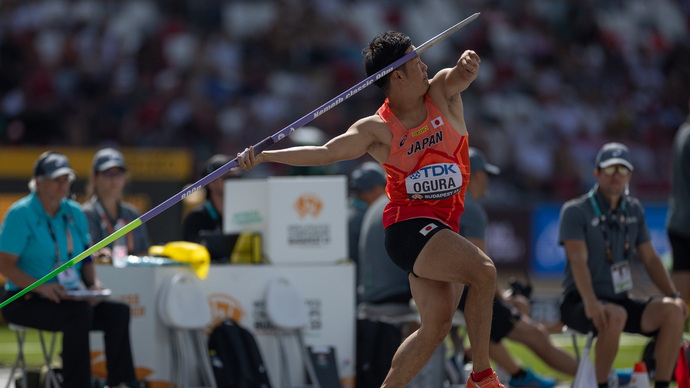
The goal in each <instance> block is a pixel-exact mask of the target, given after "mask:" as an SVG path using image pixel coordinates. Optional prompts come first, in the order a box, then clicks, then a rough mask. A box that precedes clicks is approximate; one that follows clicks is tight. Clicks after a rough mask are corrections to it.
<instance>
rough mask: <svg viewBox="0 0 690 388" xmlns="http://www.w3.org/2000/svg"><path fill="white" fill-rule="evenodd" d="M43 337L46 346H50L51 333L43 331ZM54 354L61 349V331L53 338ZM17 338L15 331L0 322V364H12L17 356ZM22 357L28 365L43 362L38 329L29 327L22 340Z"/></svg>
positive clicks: (32, 365) (37, 365) (36, 364)
mask: <svg viewBox="0 0 690 388" xmlns="http://www.w3.org/2000/svg"><path fill="white" fill-rule="evenodd" d="M43 337H44V338H45V341H46V346H47V347H50V338H51V333H44V335H43ZM55 348H56V350H55V353H54V354H55V355H57V354H59V353H60V350H61V349H62V333H58V334H57V338H56V339H55ZM17 350H18V347H17V338H16V336H15V332H14V331H12V330H10V329H9V328H8V327H7V324H5V323H3V324H0V365H1V366H12V365H14V361H15V360H16V358H17ZM24 359H25V360H26V364H27V366H28V367H40V366H42V365H44V364H45V361H44V359H43V353H42V351H41V342H40V341H39V339H38V330H35V329H29V330H28V331H27V334H26V340H25V342H24Z"/></svg>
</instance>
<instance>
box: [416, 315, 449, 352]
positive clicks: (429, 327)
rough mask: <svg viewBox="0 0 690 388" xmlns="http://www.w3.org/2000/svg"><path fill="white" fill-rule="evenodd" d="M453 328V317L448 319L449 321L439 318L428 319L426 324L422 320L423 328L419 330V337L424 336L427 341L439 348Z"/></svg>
mask: <svg viewBox="0 0 690 388" xmlns="http://www.w3.org/2000/svg"><path fill="white" fill-rule="evenodd" d="M452 327H453V319H452V317H448V319H443V318H438V317H437V318H436V319H428V320H426V322H425V321H424V320H422V326H421V327H420V328H419V335H422V336H424V337H425V340H428V341H429V342H430V343H433V344H436V346H438V345H440V344H441V342H443V340H444V339H445V338H446V336H447V335H448V333H449V332H450V330H451V329H452Z"/></svg>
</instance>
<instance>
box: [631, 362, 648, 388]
mask: <svg viewBox="0 0 690 388" xmlns="http://www.w3.org/2000/svg"><path fill="white" fill-rule="evenodd" d="M628 388H649V374H648V373H647V364H645V363H644V361H640V362H637V363H635V368H633V374H632V378H631V379H630V385H628Z"/></svg>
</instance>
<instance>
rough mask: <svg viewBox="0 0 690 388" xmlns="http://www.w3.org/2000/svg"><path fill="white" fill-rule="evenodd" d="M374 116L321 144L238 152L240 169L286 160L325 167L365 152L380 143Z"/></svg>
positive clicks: (292, 162) (302, 164)
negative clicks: (374, 130)
mask: <svg viewBox="0 0 690 388" xmlns="http://www.w3.org/2000/svg"><path fill="white" fill-rule="evenodd" d="M370 121H371V117H368V118H364V119H361V120H359V121H357V122H356V123H355V124H353V125H352V126H351V127H350V128H349V129H348V130H347V131H346V132H345V133H343V134H342V135H338V136H336V137H334V138H333V139H331V140H329V141H328V142H327V143H326V144H324V145H322V146H300V147H290V148H285V149H282V150H275V151H264V152H262V153H260V154H258V155H254V147H250V148H247V149H245V150H244V151H243V152H242V153H241V154H237V161H238V162H239V165H240V168H241V169H243V170H250V169H252V168H254V167H256V166H257V165H259V164H260V163H263V162H275V163H283V164H288V165H291V166H324V165H328V164H331V163H335V162H340V161H342V160H350V159H355V158H358V157H360V156H362V155H364V154H365V153H366V152H367V151H368V150H369V149H370V148H371V147H372V146H373V145H374V144H376V143H377V142H378V140H377V138H376V136H375V135H374V133H373V131H371V130H370V127H371V125H372V124H371V122H370Z"/></svg>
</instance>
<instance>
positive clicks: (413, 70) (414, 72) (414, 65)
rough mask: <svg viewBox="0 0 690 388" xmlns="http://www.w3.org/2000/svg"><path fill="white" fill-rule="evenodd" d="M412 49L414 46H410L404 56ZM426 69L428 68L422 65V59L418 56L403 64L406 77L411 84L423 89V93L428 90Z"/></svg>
mask: <svg viewBox="0 0 690 388" xmlns="http://www.w3.org/2000/svg"><path fill="white" fill-rule="evenodd" d="M414 49H415V47H414V45H413V46H410V48H408V49H407V51H405V54H408V53H410V52H411V51H412V50H414ZM428 69H429V68H428V67H427V66H426V65H425V64H424V62H422V59H421V58H420V57H419V56H417V57H416V58H412V59H410V60H409V61H407V63H405V72H406V75H407V77H408V78H409V79H410V80H411V81H412V82H413V83H415V84H416V83H418V84H419V86H420V88H423V89H424V91H425V92H426V90H428V89H429V76H428V75H427V73H426V71H427V70H428Z"/></svg>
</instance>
